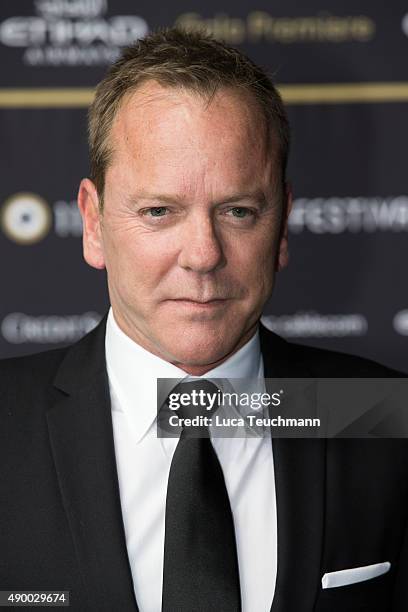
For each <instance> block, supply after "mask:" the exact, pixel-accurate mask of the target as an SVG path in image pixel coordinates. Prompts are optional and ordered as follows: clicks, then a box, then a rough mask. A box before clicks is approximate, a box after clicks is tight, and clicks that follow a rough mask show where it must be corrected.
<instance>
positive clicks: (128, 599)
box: [47, 317, 137, 612]
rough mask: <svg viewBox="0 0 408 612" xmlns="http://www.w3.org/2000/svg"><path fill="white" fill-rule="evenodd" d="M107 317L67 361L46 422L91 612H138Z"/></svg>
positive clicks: (73, 350) (60, 373) (67, 357)
mask: <svg viewBox="0 0 408 612" xmlns="http://www.w3.org/2000/svg"><path fill="white" fill-rule="evenodd" d="M105 326H106V317H105V319H104V320H103V321H102V322H101V323H100V324H99V326H98V327H97V328H96V329H95V330H94V331H93V332H91V334H88V335H87V336H86V337H85V338H84V339H83V340H82V341H81V342H79V343H78V344H76V345H74V346H73V347H72V348H71V349H70V350H69V351H68V352H67V354H66V357H65V359H64V361H63V362H62V364H61V366H60V368H59V371H58V373H57V376H56V379H55V381H54V385H55V387H56V388H57V389H58V390H59V391H58V392H57V391H56V393H58V399H57V400H56V402H55V404H54V405H53V406H52V407H51V408H50V409H49V410H48V412H47V423H48V430H49V436H50V442H51V448H52V454H53V458H54V462H55V467H56V472H57V477H58V482H59V486H60V490H61V494H62V499H63V504H64V507H65V511H66V514H67V518H68V522H69V526H70V530H71V533H72V537H73V540H74V545H75V550H76V554H77V557H78V561H79V565H80V569H81V573H82V577H83V581H84V584H85V587H86V590H87V593H88V598H89V607H90V609H91V610H100V611H106V612H111V610H123V611H124V612H136V611H137V604H136V600H135V596H134V590H133V582H132V575H131V571H130V566H129V560H128V556H127V549H126V541H125V534H124V528H123V520H122V512H121V506H120V496H119V484H118V477H117V471H116V459H115V451H114V440H113V428H112V419H111V406H110V397H109V387H108V380H107V374H106V367H105V346H104V341H105Z"/></svg>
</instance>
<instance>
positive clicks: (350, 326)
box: [261, 312, 368, 338]
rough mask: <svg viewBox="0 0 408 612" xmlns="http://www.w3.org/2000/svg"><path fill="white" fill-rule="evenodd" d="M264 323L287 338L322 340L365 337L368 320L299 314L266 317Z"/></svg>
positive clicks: (360, 317) (340, 316)
mask: <svg viewBox="0 0 408 612" xmlns="http://www.w3.org/2000/svg"><path fill="white" fill-rule="evenodd" d="M261 321H262V323H263V324H264V325H265V327H267V328H268V329H270V330H271V331H274V332H276V333H277V334H280V335H281V336H285V337H286V338H322V337H331V338H333V337H337V338H344V337H346V336H364V335H365V334H366V333H367V330H368V322H367V319H366V318H365V317H364V316H363V315H361V314H320V313H318V312H297V313H295V314H292V315H278V316H274V315H266V316H263V317H262V319H261Z"/></svg>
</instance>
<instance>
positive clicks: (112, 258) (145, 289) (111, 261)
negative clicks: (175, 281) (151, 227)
mask: <svg viewBox="0 0 408 612" xmlns="http://www.w3.org/2000/svg"><path fill="white" fill-rule="evenodd" d="M170 245H171V241H169V240H168V239H167V240H162V239H160V240H158V239H157V237H156V236H154V235H145V236H141V235H136V234H135V233H133V234H132V232H128V233H125V232H117V233H116V234H115V235H114V236H111V237H110V239H109V240H108V241H107V242H106V259H107V262H106V264H107V265H106V267H107V270H108V274H109V273H110V272H111V278H114V280H115V282H116V284H117V285H120V286H121V288H122V292H127V293H129V294H133V296H134V299H137V296H142V295H143V296H144V297H143V299H144V300H145V299H148V297H149V294H150V293H152V292H153V291H154V290H155V288H156V287H158V286H159V285H160V283H161V281H162V279H163V278H165V277H166V274H167V272H168V270H169V268H170V267H171V265H172V261H173V257H172V253H171V250H170V248H169V247H170Z"/></svg>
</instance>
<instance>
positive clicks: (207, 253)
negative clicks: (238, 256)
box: [178, 214, 225, 274]
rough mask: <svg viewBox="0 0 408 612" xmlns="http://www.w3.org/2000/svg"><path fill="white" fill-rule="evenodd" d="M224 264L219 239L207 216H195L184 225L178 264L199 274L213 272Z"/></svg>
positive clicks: (212, 223) (211, 221)
mask: <svg viewBox="0 0 408 612" xmlns="http://www.w3.org/2000/svg"><path fill="white" fill-rule="evenodd" d="M224 263H225V258H224V253H223V249H222V244H221V240H220V237H219V236H217V233H216V228H215V227H214V222H213V220H212V219H211V217H209V216H208V215H204V214H203V215H197V216H196V217H195V218H192V219H190V220H189V222H187V223H186V224H185V227H184V231H183V235H182V245H181V250H180V253H179V257H178V264H179V266H181V267H182V268H184V269H186V270H192V271H194V272H198V273H200V274H206V273H208V272H213V271H214V270H216V269H218V268H220V267H222V266H223V265H224Z"/></svg>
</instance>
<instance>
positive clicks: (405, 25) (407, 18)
mask: <svg viewBox="0 0 408 612" xmlns="http://www.w3.org/2000/svg"><path fill="white" fill-rule="evenodd" d="M401 26H402V31H403V32H404V34H405V35H406V36H408V13H407V14H406V15H404V17H403V19H402V23H401Z"/></svg>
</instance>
